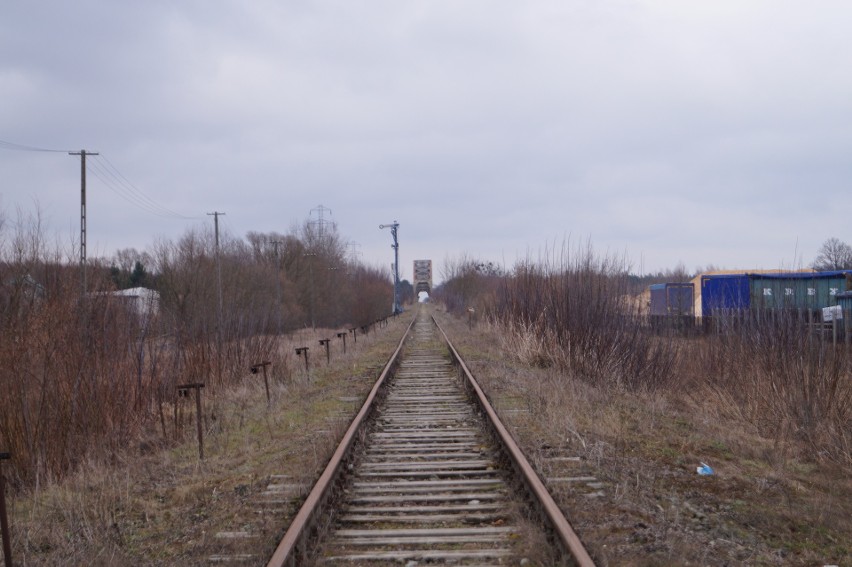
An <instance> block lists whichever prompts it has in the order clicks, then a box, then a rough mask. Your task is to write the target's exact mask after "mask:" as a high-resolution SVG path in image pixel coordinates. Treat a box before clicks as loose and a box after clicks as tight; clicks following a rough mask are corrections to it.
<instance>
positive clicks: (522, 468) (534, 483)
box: [432, 316, 595, 567]
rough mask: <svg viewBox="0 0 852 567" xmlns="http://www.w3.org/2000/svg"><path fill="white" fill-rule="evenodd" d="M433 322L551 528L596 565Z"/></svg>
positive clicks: (584, 566) (580, 559)
mask: <svg viewBox="0 0 852 567" xmlns="http://www.w3.org/2000/svg"><path fill="white" fill-rule="evenodd" d="M432 321H434V323H435V326H436V327H437V328H438V330H439V331H440V332H441V335H442V336H443V337H444V340H445V341H446V343H447V346H448V347H449V349H450V352H451V353H452V356H453V359H454V360H455V361H456V363H457V364H458V365H459V368H461V369H462V371H463V373H464V378H465V380H466V381H467V383H468V384H469V385H470V387H471V388H472V389H473V391H474V393H475V394H476V398H477V401H478V402H479V405H480V407H481V408H482V410H483V411H484V412H485V414H486V415H487V416H488V420H489V421H490V422H491V425H492V426H493V427H494V430H495V431H496V432H497V436H498V437H499V440H500V442H501V443H502V445H503V448H504V449H505V450H506V453H507V455H508V456H509V458H510V459H511V460H512V463H513V464H514V466H515V470H517V471H518V472H519V473H520V475H521V478H522V480H523V482H524V485H525V486H526V487H527V490H529V492H530V494H531V495H532V496H533V497H534V498H535V499H536V500H537V502H538V505H539V507H540V508H541V511H542V512H543V513H544V515H545V517H546V518H547V520H548V522H549V523H550V527H551V528H552V529H553V531H554V533H555V534H556V536H557V538H558V540H559V543H560V544H561V545H562V546H563V547H564V548H565V550H566V551H568V552H569V553H570V554H571V556H572V557H573V558H574V560H575V561H576V562H577V564H578V565H580V566H581V567H594V566H595V562H594V561H593V560H592V558H591V556H590V555H589V552H588V551H587V550H586V548H585V546H584V545H583V542H582V541H580V537H579V536H578V535H577V532H575V531H574V528H572V527H571V524H570V523H569V522H568V519H567V518H565V515H564V514H563V513H562V510H560V509H559V506H558V505H557V504H556V502H555V501H554V500H553V497H552V496H551V495H550V492H548V490H547V488H546V487H545V486H544V483H543V482H542V481H541V479H540V478H539V477H538V475H537V474H536V472H535V470H534V469H533V468H532V466H531V465H530V463H529V461H527V458H526V457H525V456H524V454H523V452H522V451H521V449H520V447H518V444H517V443H515V440H514V438H512V436H511V434H510V433H509V430H508V429H506V427H505V426H504V425H503V422H502V421H500V418H499V416H498V415H497V412H495V411H494V408H492V407H491V404H490V403H489V401H488V398H487V397H486V396H485V393H484V392H483V391H482V388H480V386H479V383H477V381H476V379H475V378H474V377H473V374H472V373H471V371H470V369H469V368H468V367H467V364H465V362H464V360H463V359H462V357H461V356H460V355H459V352H458V351H457V350H456V347H455V346H453V343H452V342H451V341H450V338H449V337H448V336H447V333H446V332H444V329H443V328H442V327H441V325H439V324H438V321H437V320H436V319H435V317H434V316H433V317H432Z"/></svg>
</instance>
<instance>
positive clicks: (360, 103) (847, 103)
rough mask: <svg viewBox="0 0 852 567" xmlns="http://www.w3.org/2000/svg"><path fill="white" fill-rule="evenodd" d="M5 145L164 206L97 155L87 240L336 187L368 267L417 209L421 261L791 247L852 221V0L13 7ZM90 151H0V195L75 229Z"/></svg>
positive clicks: (97, 247)
mask: <svg viewBox="0 0 852 567" xmlns="http://www.w3.org/2000/svg"><path fill="white" fill-rule="evenodd" d="M0 140H3V141H5V142H13V143H17V144H24V145H27V146H33V147H39V148H46V149H59V150H69V149H71V150H79V149H86V150H89V151H93V152H100V153H101V156H102V157H101V158H94V157H93V158H89V160H90V162H95V164H93V167H101V168H108V167H109V164H111V165H112V167H114V168H116V170H117V171H119V172H120V173H121V174H122V175H124V176H125V177H126V178H127V180H129V182H130V183H132V184H133V185H134V186H135V187H136V188H137V189H139V190H140V191H141V192H142V193H144V195H145V196H147V198H149V199H150V200H151V201H152V202H153V205H152V204H151V203H150V202H149V203H148V206H146V207H140V206H139V205H137V204H135V203H133V202H130V201H128V200H126V199H124V198H122V197H121V196H120V195H119V194H118V193H117V192H116V191H115V188H116V187H120V185H118V184H117V183H115V182H114V180H113V187H110V186H109V184H107V183H105V182H104V181H103V179H101V178H99V176H98V175H97V172H96V173H94V174H92V173H91V169H90V175H89V184H88V191H87V193H88V217H89V218H88V248H89V255H90V256H93V255H101V256H104V255H111V254H112V253H113V252H114V251H115V250H116V249H119V248H126V247H135V248H138V249H145V248H148V247H149V246H151V245H152V244H153V242H154V241H155V239H156V238H158V237H166V238H171V239H177V238H178V237H179V236H180V235H181V234H183V233H184V231H185V230H186V229H187V228H188V227H192V226H196V225H201V224H203V223H212V219H211V217H208V216H206V213H208V212H212V211H223V212H225V213H226V216H225V217H222V220H223V223H224V224H223V226H224V228H226V229H227V230H229V231H230V232H231V233H233V234H234V235H235V236H238V237H243V236H244V235H245V233H246V232H248V231H250V230H254V231H279V232H286V231H288V230H289V229H290V228H291V227H292V226H293V225H294V224H295V223H300V222H302V221H303V220H305V219H306V218H307V217H308V216H309V214H310V211H311V209H313V208H315V207H317V206H318V205H320V204H322V205H324V206H325V207H328V208H329V209H331V211H332V216H331V217H330V218H331V219H332V220H334V221H336V222H337V223H338V228H339V230H340V232H341V234H342V235H343V236H344V237H345V238H347V239H351V240H354V241H357V242H358V243H360V244H361V252H362V253H363V259H364V260H365V261H367V262H369V263H373V264H382V265H388V264H389V263H390V262H391V261H392V259H393V255H392V250H391V249H390V243H391V236H390V234H389V231H387V230H384V231H382V230H379V228H378V226H379V224H382V223H389V222H391V221H393V220H397V221H399V223H400V229H399V236H400V266H401V268H402V277H404V278H410V277H411V261H412V260H414V259H417V258H431V259H433V260H434V262H435V264H436V274H435V275H436V277H439V276H440V265H441V264H442V263H443V261H444V258H446V257H448V256H449V257H457V256H458V255H459V254H461V253H463V252H466V253H468V254H469V255H472V256H475V257H478V258H483V259H489V260H494V261H498V262H501V263H503V262H505V263H506V264H507V265H509V266H511V264H512V263H513V262H514V260H515V258H516V257H518V256H519V255H520V256H524V255H526V254H528V253H532V254H537V253H538V251H539V250H540V249H543V248H544V247H545V246H548V245H551V246H552V245H553V243H554V242H556V243H561V242H562V241H563V240H565V239H568V238H570V239H572V240H580V239H587V238H591V240H592V241H593V243H594V245H595V246H596V247H597V248H599V249H600V250H601V251H607V250H609V251H615V252H626V253H627V254H628V255H629V257H630V258H631V260H632V262H633V264H634V266H635V270H636V271H637V272H638V271H640V270H642V271H644V272H649V271H655V270H658V269H664V268H667V267H674V266H675V265H676V264H677V263H678V262H683V263H684V264H685V266H686V267H687V269H689V270H694V269H695V268H696V267H698V266H705V265H707V264H714V265H716V266H718V267H725V268H778V267H791V266H797V265H800V264H807V263H809V262H811V260H812V259H813V258H814V256H815V255H816V253H817V248H818V247H819V245H820V244H821V243H822V242H823V241H824V240H825V239H827V238H828V237H830V236H837V237H838V238H840V239H842V240H846V241H850V240H852V234H850V230H849V227H850V223H849V218H850V214H849V211H850V206H849V199H848V195H849V186H850V182H852V2H849V1H848V0H811V1H804V0H800V1H792V0H746V1H744V0H714V1H712V2H698V1H691V0H667V1H663V0H653V1H652V0H646V1H631V0H553V1H535V0H533V1H529V2H518V1H503V0H428V1H419V0H417V1H407V0H383V1H372V0H365V1H362V2H352V1H350V0H347V1H343V0H339V1H318V2H309V1H300V0H293V1H284V2H282V1H280V0H278V1H273V0H268V1H266V0H252V1H251V2H243V1H240V2H238V1H216V0H203V1H202V0H197V1H172V0H169V1H166V0H145V1H144V2H143V1H129V0H128V1H123V2H116V1H107V0H78V1H76V2H66V1H64V0H63V1H57V0H47V1H40V2H25V1H23V0H9V1H7V2H4V6H3V9H2V14H0ZM102 158H106V160H108V162H105V161H104V160H103V159H102ZM79 170H80V161H79V157H71V156H68V155H67V154H64V153H50V152H27V151H17V150H11V149H3V148H0V179H1V180H2V181H0V183H2V185H0V207H2V209H4V210H5V211H6V214H7V217H14V215H15V209H16V207H21V208H23V209H24V210H27V211H28V210H32V209H33V208H34V203H35V202H38V203H39V204H40V207H41V209H42V212H43V215H44V221H45V226H46V228H47V229H48V230H49V231H50V232H51V233H56V234H59V235H60V236H61V237H62V238H64V239H65V240H66V241H67V240H69V239H70V238H71V237H72V236H74V235H75V234H76V233H77V232H78V231H79V199H80V194H79V182H80V179H79V177H80V171H79ZM100 177H103V178H106V179H112V178H109V177H108V176H107V175H106V174H105V173H104V171H103V170H102V171H101V172H100ZM152 207H153V208H155V209H156V210H158V211H160V212H161V213H164V212H165V211H164V209H167V210H168V211H173V212H176V213H179V214H180V215H183V216H187V217H195V218H189V219H187V218H173V217H171V216H169V213H167V212H165V215H166V216H162V215H154V214H151V213H150V212H149V209H150V208H152Z"/></svg>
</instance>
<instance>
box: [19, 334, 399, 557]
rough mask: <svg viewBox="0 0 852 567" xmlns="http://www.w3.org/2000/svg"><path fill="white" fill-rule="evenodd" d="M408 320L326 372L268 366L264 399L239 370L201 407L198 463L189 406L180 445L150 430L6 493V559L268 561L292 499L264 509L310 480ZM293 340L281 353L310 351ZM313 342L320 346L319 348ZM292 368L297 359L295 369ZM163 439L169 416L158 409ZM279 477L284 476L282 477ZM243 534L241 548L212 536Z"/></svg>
mask: <svg viewBox="0 0 852 567" xmlns="http://www.w3.org/2000/svg"><path fill="white" fill-rule="evenodd" d="M405 324H407V321H404V320H403V318H399V319H397V320H391V321H390V323H389V325H388V327H386V328H384V329H381V330H376V331H372V332H371V334H370V335H369V336H368V337H364V336H359V338H358V342H357V345H355V344H353V343H352V342H351V341H350V342H349V343H348V344H347V346H348V351H349V352H348V354H346V355H342V354H341V353H340V345H339V342H335V343H334V344H335V352H334V357H333V358H332V362H331V365H326V363H325V360H324V355H323V357H312V360H311V372H310V373H309V374H308V373H305V372H304V370H303V368H302V367H295V368H294V367H293V366H292V365H291V366H290V367H289V368H284V367H283V366H282V365H278V366H273V367H272V369H271V370H272V372H271V374H270V379H271V390H272V402H271V404H269V406H267V401H266V393H265V389H264V386H263V379H262V375H260V374H258V375H252V374H249V373H248V368H247V367H246V368H245V370H244V372H243V374H242V375H241V376H238V377H236V379H235V380H233V382H232V384H233V385H230V386H227V385H224V386H222V387H221V389H220V390H219V391H218V392H217V395H216V396H215V397H211V398H205V399H204V410H203V413H204V417H205V459H204V460H203V461H200V460H199V459H198V447H197V442H196V440H195V425H194V421H193V420H194V410H192V409H191V407H190V404H188V405H187V408H186V410H187V412H188V413H187V414H185V416H184V417H185V418H186V423H185V427H184V429H183V430H182V434H181V441H180V442H178V443H173V442H171V441H166V440H164V439H163V435H162V431H160V425H159V423H155V424H154V425H156V427H155V428H154V429H152V430H150V431H147V432H146V433H144V434H143V435H141V436H139V437H135V438H133V439H132V440H130V441H128V442H127V443H126V445H125V447H124V448H122V449H118V450H109V451H104V452H102V453H97V452H92V453H90V457H88V458H87V460H86V461H85V462H83V463H82V464H81V465H80V467H79V469H78V470H76V471H75V472H73V473H72V474H70V475H69V476H68V477H67V478H65V479H64V480H62V481H59V482H48V483H43V484H42V486H41V487H40V488H39V489H38V490H24V491H22V492H19V493H17V494H14V495H12V496H11V504H12V507H11V511H10V516H11V521H12V534H13V553H14V557H15V559H16V562H18V563H20V564H26V565H84V564H85V565H128V564H144V565H176V564H180V565H204V564H208V558H209V556H210V555H213V554H217V553H226V554H227V553H252V554H255V558H256V561H255V563H257V564H263V563H264V562H265V559H266V558H267V557H268V556H269V555H271V553H272V550H273V549H274V547H275V546H276V545H277V542H278V540H279V539H280V537H281V536H282V535H283V532H284V529H285V528H286V526H287V525H288V523H289V521H290V519H291V518H292V516H293V515H294V514H295V512H296V511H297V508H298V505H299V504H300V499H299V498H296V500H294V501H292V502H290V503H289V504H281V505H278V506H275V507H271V508H270V507H269V506H267V505H263V504H261V503H260V500H261V493H262V492H263V491H264V490H266V488H267V486H268V485H270V484H275V483H282V482H286V483H291V484H297V485H301V486H303V487H304V491H303V494H306V493H307V489H308V488H309V487H310V486H311V485H312V484H313V482H314V480H315V479H316V477H317V476H318V475H319V473H320V472H321V469H322V467H323V466H324V465H325V462H326V461H327V460H328V457H329V456H330V454H331V451H332V450H333V448H334V446H335V444H336V440H337V439H338V438H339V437H340V435H341V432H342V428H343V427H344V426H345V424H346V422H347V421H348V418H347V417H346V416H349V415H354V413H355V411H357V408H358V407H359V404H357V403H356V402H353V401H351V397H354V396H359V397H361V398H363V396H365V395H366V392H367V391H368V390H369V388H370V386H371V385H372V383H373V381H374V380H375V378H376V377H377V376H378V372H379V370H380V369H381V367H382V365H383V363H384V361H385V360H386V359H387V357H388V356H389V355H390V353H391V352H392V351H393V348H394V347H395V346H396V343H397V341H398V340H399V336H400V334H401V332H402V330H403V328H404V325H405ZM321 336H322V335H321V333H319V334H317V335H315V334H314V333H312V332H311V333H308V332H303V333H302V334H301V336H295V337H292V338H291V341H290V342H287V343H286V344H285V345H282V347H281V348H282V349H284V350H286V351H287V352H290V350H289V349H291V348H292V347H293V346H302V345H303V344H309V345H310V346H311V353H312V354H314V353H317V352H319V351H320V349H319V348H314V346H315V345H316V340H317V339H318V338H319V337H321ZM317 346H318V345H317ZM297 362H298V361H297ZM292 363H293V361H291V364H292ZM165 413H166V417H167V425H166V427H167V429H168V432H169V436H171V435H172V433H173V431H172V421H171V408H170V407H167V408H166V412H165ZM281 479H286V480H281ZM221 532H248V533H249V534H250V535H251V538H249V539H248V540H229V539H226V538H222V537H217V534H219V533H221Z"/></svg>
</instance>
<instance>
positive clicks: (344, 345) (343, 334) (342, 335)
mask: <svg viewBox="0 0 852 567" xmlns="http://www.w3.org/2000/svg"><path fill="white" fill-rule="evenodd" d="M337 338H338V339H343V354H346V333H337Z"/></svg>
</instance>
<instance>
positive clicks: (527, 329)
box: [491, 245, 676, 389]
mask: <svg viewBox="0 0 852 567" xmlns="http://www.w3.org/2000/svg"><path fill="white" fill-rule="evenodd" d="M627 276H628V265H627V262H626V261H625V260H624V258H622V257H619V256H604V257H600V256H597V255H596V254H595V253H594V251H593V250H592V248H591V245H586V246H581V247H578V248H577V250H576V251H573V252H572V251H571V250H570V249H569V248H568V247H567V246H564V247H563V248H562V249H561V250H560V251H558V252H557V253H554V254H548V253H545V256H544V257H543V258H542V259H540V260H538V261H532V260H527V261H525V262H523V263H520V264H518V265H517V266H516V267H515V269H514V272H513V274H512V275H511V276H509V277H506V278H505V279H504V280H503V285H502V286H501V288H500V289H499V291H498V293H497V297H496V300H495V301H494V303H493V306H492V308H491V314H492V316H493V317H494V318H495V319H496V320H498V321H500V322H501V323H502V324H503V325H505V326H506V328H507V329H508V330H509V332H510V333H511V334H512V335H513V336H515V337H517V340H518V341H519V342H520V343H521V344H520V345H518V346H519V347H520V352H522V353H523V356H524V358H525V359H527V360H528V361H531V362H534V363H536V364H538V365H542V366H546V365H550V364H555V365H559V366H560V367H563V368H566V369H570V370H571V371H572V372H573V373H575V374H576V375H577V376H580V377H582V378H583V379H585V380H587V381H589V382H591V383H595V384H601V385H606V386H616V387H624V388H627V389H656V388H658V387H661V386H665V385H667V384H668V383H669V382H670V381H671V380H672V378H673V375H674V364H675V360H676V349H675V348H674V346H673V344H672V343H670V342H663V341H661V340H659V339H657V338H654V337H652V336H651V335H650V334H649V333H647V330H646V328H645V327H644V326H643V324H642V321H643V320H642V318H641V317H640V313H639V311H638V306H636V305H635V304H634V303H633V302H631V301H629V299H628V298H629V280H628V277H627Z"/></svg>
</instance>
